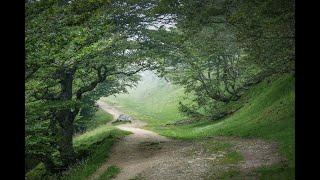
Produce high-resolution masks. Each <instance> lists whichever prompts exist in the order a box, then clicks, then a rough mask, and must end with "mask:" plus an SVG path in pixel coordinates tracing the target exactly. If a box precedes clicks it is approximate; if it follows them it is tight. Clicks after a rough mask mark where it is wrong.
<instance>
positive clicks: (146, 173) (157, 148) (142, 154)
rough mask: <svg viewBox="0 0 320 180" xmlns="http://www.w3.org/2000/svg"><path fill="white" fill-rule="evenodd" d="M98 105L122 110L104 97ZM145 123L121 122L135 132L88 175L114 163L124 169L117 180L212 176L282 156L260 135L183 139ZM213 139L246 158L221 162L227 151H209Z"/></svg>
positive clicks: (185, 179)
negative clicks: (170, 135)
mask: <svg viewBox="0 0 320 180" xmlns="http://www.w3.org/2000/svg"><path fill="white" fill-rule="evenodd" d="M98 105H99V106H100V107H101V108H102V109H104V110H105V111H107V112H109V113H111V114H113V115H114V116H115V117H117V116H118V115H119V114H121V112H120V111H119V110H117V109H116V108H114V107H112V106H110V105H108V104H106V103H104V102H102V101H99V102H98ZM144 125H145V123H143V122H141V121H138V120H133V122H132V123H129V124H121V125H118V126H117V127H118V128H119V129H122V130H126V131H131V132H132V133H133V134H131V135H129V136H126V137H124V138H123V139H121V140H120V141H118V142H117V143H116V144H115V145H114V146H113V147H112V149H111V152H110V154H109V157H110V158H109V159H108V160H107V161H106V163H105V164H104V165H102V166H101V167H100V168H99V169H98V170H97V171H96V172H95V173H94V174H93V175H92V176H91V177H90V178H89V179H97V178H98V177H99V176H100V175H101V174H102V173H103V172H104V171H105V170H106V169H107V168H108V167H109V166H111V165H115V166H118V167H119V168H121V172H120V173H119V174H118V175H117V176H116V177H115V179H118V180H128V179H133V178H136V177H139V178H140V179H152V180H158V179H159V180H160V179H166V180H180V179H183V180H189V179H190V180H191V179H210V178H212V177H216V176H218V175H219V174H221V172H224V171H228V170H230V169H234V168H237V169H239V170H240V171H241V172H243V173H244V174H250V172H252V171H253V170H254V169H256V168H258V167H261V166H268V165H271V164H275V163H278V162H279V161H280V160H281V158H280V156H279V154H278V153H277V151H276V144H272V143H267V142H265V141H262V140H259V139H243V138H227V137H215V138H208V139H201V140H200V139H197V140H192V141H185V140H184V141H181V140H173V139H169V138H166V137H163V136H160V135H158V134H156V133H154V132H152V131H148V130H145V129H141V128H142V127H143V126H144ZM213 141H220V142H227V143H229V144H231V150H234V151H237V152H239V153H241V155H242V156H243V161H240V162H238V163H236V164H221V163H220V160H221V159H223V158H224V157H225V156H227V152H226V151H224V150H220V151H219V150H217V151H208V150H207V149H206V148H207V146H205V145H206V144H208V143H210V142H213ZM253 179H255V178H254V177H253Z"/></svg>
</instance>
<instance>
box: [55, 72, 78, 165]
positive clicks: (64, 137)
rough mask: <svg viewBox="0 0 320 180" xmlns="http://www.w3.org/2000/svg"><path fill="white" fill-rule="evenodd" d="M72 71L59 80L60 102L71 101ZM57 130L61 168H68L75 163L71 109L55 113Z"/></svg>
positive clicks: (72, 114) (73, 116) (65, 73)
mask: <svg viewBox="0 0 320 180" xmlns="http://www.w3.org/2000/svg"><path fill="white" fill-rule="evenodd" d="M73 74H74V72H73V71H66V72H64V73H63V75H62V78H61V94H60V95H61V100H62V102H63V101H68V100H72V83H73ZM56 118H57V121H58V124H59V128H58V146H59V148H58V150H59V152H60V157H61V161H62V164H63V167H65V168H66V167H68V166H69V165H71V164H73V163H74V162H75V152H74V148H73V142H72V137H73V130H74V127H73V122H74V118H75V115H74V113H73V112H72V107H67V108H65V109H62V110H59V112H57V116H56Z"/></svg>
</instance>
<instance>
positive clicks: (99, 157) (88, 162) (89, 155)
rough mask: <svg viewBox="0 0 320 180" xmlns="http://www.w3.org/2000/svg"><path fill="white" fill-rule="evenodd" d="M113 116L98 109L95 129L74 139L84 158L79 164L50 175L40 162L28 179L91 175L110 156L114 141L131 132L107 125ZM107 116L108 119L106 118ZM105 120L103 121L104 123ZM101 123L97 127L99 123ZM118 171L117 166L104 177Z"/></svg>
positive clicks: (67, 179) (72, 179) (78, 178)
mask: <svg viewBox="0 0 320 180" xmlns="http://www.w3.org/2000/svg"><path fill="white" fill-rule="evenodd" d="M110 117H112V116H111V115H110V114H107V113H106V112H104V111H98V112H97V113H96V116H95V117H94V120H93V121H92V122H94V124H93V125H92V126H91V127H96V128H95V129H92V130H89V131H87V132H85V133H83V134H79V135H76V136H75V137H74V139H73V145H74V148H75V151H76V152H77V154H78V157H79V158H82V160H81V161H79V162H78V163H77V164H75V165H73V166H72V167H70V168H69V170H67V171H66V172H64V173H63V174H62V175H48V174H47V173H46V172H45V169H44V166H43V164H42V163H40V164H39V165H38V166H37V167H36V168H34V169H33V170H31V171H30V172H29V173H27V175H26V179H30V180H31V179H32V180H35V179H65V180H81V179H87V178H88V177H90V176H91V175H92V174H93V173H94V172H95V171H96V170H97V169H98V168H99V167H100V166H101V165H102V164H103V163H105V162H106V160H107V158H108V152H109V150H110V148H111V146H112V145H113V144H114V142H115V141H116V140H117V139H119V138H121V137H123V136H125V135H128V134H130V132H127V131H122V130H120V129H117V128H116V127H113V126H110V125H106V124H105V123H106V122H107V121H109V120H111V119H110ZM104 118H107V119H104ZM102 122H103V123H102ZM99 123H100V125H99V126H98V127H97V124H99ZM117 172H118V170H117V169H115V167H111V169H109V170H107V171H106V172H104V174H103V177H109V176H110V177H113V176H115V175H116V173H117Z"/></svg>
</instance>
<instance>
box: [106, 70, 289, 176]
mask: <svg viewBox="0 0 320 180" xmlns="http://www.w3.org/2000/svg"><path fill="white" fill-rule="evenodd" d="M148 81H149V80H148V79H143V83H144V84H147V85H149V86H151V87H152V88H146V89H145V90H143V86H142V85H141V87H138V88H137V89H136V90H130V94H128V95H120V96H118V97H116V98H114V97H112V98H107V101H109V102H112V103H114V104H116V105H119V106H122V107H120V108H121V109H122V110H123V111H125V112H126V113H128V114H131V115H134V116H135V117H137V118H139V119H141V120H145V121H147V122H148V123H149V126H148V127H147V128H151V129H153V130H154V131H157V132H158V133H160V134H162V135H165V136H169V137H172V138H180V139H194V138H202V137H210V136H239V137H246V138H251V137H252V138H253V137H254V138H262V139H265V140H268V141H273V142H277V143H278V144H279V151H280V153H281V154H282V155H283V156H284V157H285V158H286V159H287V160H286V161H285V162H283V163H282V164H280V165H275V166H272V167H269V168H261V169H260V170H259V171H260V172H261V174H262V175H263V176H262V177H269V178H270V177H271V178H272V177H273V176H275V179H278V178H284V179H292V178H293V176H294V162H295V160H294V150H295V147H294V134H295V133H294V119H295V110H294V108H295V106H294V104H295V79H294V77H292V76H291V75H281V76H280V77H279V76H277V77H270V78H268V79H266V80H265V81H263V82H261V83H259V84H257V85H255V86H254V87H252V88H251V89H250V90H248V91H247V92H246V94H245V95H244V96H243V97H242V98H243V100H244V101H245V102H246V104H245V105H244V106H243V108H241V109H240V110H239V111H237V112H236V113H234V114H233V115H232V116H229V117H227V118H225V119H222V120H219V121H216V122H213V121H208V120H203V121H200V122H197V123H192V124H188V125H180V126H164V125H165V124H166V123H167V122H170V121H172V120H179V119H181V118H183V117H182V116H181V115H179V113H178V111H177V108H176V104H177V102H178V101H179V99H181V95H182V94H183V90H182V89H181V88H178V87H174V86H171V85H166V86H161V85H160V83H158V82H152V83H153V84H151V85H150V84H148V83H147V82H148ZM157 83H158V86H157ZM156 86H157V87H156ZM136 94H140V95H142V97H144V98H137V96H136ZM149 94H152V97H151V95H149ZM155 99H156V100H155Z"/></svg>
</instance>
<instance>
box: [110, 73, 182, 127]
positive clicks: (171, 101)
mask: <svg viewBox="0 0 320 180" xmlns="http://www.w3.org/2000/svg"><path fill="white" fill-rule="evenodd" d="M141 76H142V80H141V81H140V83H139V84H138V86H137V87H136V88H132V89H129V90H128V92H129V93H128V94H119V95H116V96H110V97H108V98H107V101H108V103H110V104H114V105H120V106H122V107H121V109H122V110H123V111H125V112H126V113H128V114H131V115H133V116H135V117H139V118H140V119H143V120H145V121H147V122H148V123H149V125H151V126H158V125H161V124H165V123H167V122H170V121H174V120H179V119H183V118H184V117H183V116H182V115H181V114H180V113H179V111H178V102H179V100H182V99H183V98H182V95H183V93H184V92H183V89H182V88H181V87H178V86H175V85H173V84H171V83H169V82H167V81H166V80H164V79H161V78H159V77H157V76H156V75H155V74H154V73H152V72H151V71H145V72H143V73H142V74H141Z"/></svg>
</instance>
